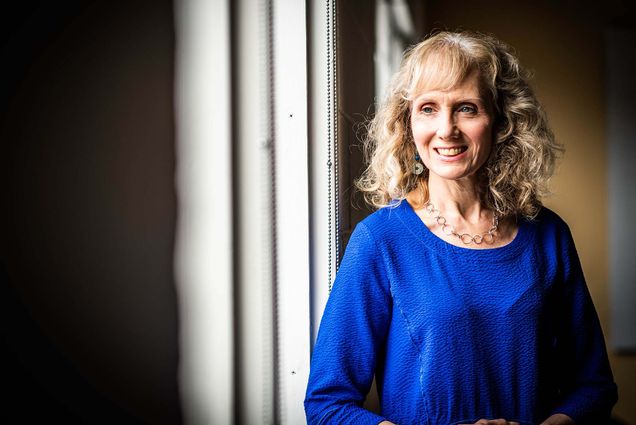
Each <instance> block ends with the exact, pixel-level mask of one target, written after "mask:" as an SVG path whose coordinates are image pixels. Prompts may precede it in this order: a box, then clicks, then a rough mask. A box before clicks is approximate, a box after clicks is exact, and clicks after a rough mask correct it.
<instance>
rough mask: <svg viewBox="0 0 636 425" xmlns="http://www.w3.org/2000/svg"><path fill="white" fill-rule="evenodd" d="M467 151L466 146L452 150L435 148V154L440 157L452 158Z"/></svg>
mask: <svg viewBox="0 0 636 425" xmlns="http://www.w3.org/2000/svg"><path fill="white" fill-rule="evenodd" d="M466 149H468V148H467V147H466V146H459V147H453V148H435V152H437V153H438V154H440V155H441V156H444V157H448V158H452V157H455V156H457V155H459V154H461V153H463V152H465V151H466Z"/></svg>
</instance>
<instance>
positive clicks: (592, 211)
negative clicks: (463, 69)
mask: <svg viewBox="0 0 636 425" xmlns="http://www.w3.org/2000/svg"><path fill="white" fill-rule="evenodd" d="M553 3H556V2H553ZM566 3H568V4H569V6H570V7H569V8H566V7H565V6H560V7H559V6H554V5H549V4H548V3H547V2H537V1H533V2H528V1H523V2H515V3H514V6H510V4H511V3H510V2H508V1H489V2H474V1H464V0H457V1H453V2H446V1H429V2H427V10H426V14H427V21H428V28H429V29H434V28H443V29H459V28H463V29H473V30H479V31H484V32H490V33H493V34H494V35H496V36H497V37H499V38H501V39H502V40H504V41H505V42H507V43H509V44H511V45H512V46H513V47H515V48H516V50H517V53H518V54H519V56H520V57H521V61H522V63H523V64H525V66H526V67H528V68H530V69H531V70H533V71H534V75H535V79H534V85H535V87H536V90H537V94H538V96H539V98H540V100H541V101H542V103H543V105H544V107H545V109H546V110H547V112H548V115H549V118H550V122H551V125H552V128H553V130H554V132H555V133H556V136H557V138H558V140H560V141H561V142H562V143H563V144H564V145H565V147H566V154H565V156H564V158H563V160H562V161H561V164H560V167H559V170H558V172H557V175H556V177H555V178H554V180H553V190H554V192H555V195H554V196H553V197H552V198H551V199H549V200H548V201H547V202H546V203H547V205H548V206H549V207H550V208H552V209H554V210H555V211H557V212H558V213H559V214H560V215H561V216H562V217H563V218H564V219H565V220H566V221H567V222H568V223H569V225H570V227H571V229H572V232H573V234H574V238H575V241H576V244H577V248H578V251H579V255H580V257H581V261H582V263H583V268H584V271H585V275H586V278H587V282H588V285H589V288H590V291H591V293H592V297H593V299H594V302H595V304H596V307H597V310H598V312H599V315H600V318H601V321H602V324H603V327H604V330H605V335H606V339H609V332H610V329H609V318H610V314H609V309H610V305H609V288H608V257H607V246H608V238H607V233H608V226H607V217H608V211H607V208H606V205H607V190H606V187H607V166H606V163H607V161H606V157H607V152H606V142H605V133H604V132H605V111H604V109H605V99H604V92H603V54H604V53H603V31H604V29H605V27H606V25H608V23H609V21H610V20H615V18H616V17H615V16H612V15H611V14H612V13H617V12H616V10H614V11H607V10H601V9H599V8H598V7H595V8H592V7H588V6H577V9H576V10H573V5H574V4H575V3H574V2H566ZM610 361H611V363H612V368H613V371H614V375H615V378H616V382H617V383H618V386H619V402H618V404H617V405H616V407H615V409H614V413H615V415H616V416H617V417H619V418H621V419H624V420H625V421H627V422H628V423H630V424H636V379H635V378H636V356H627V355H615V354H613V353H612V352H611V350H610Z"/></svg>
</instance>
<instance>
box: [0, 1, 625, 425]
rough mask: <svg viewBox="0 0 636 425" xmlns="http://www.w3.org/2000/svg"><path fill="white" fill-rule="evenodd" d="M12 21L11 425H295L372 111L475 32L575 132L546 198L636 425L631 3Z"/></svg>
mask: <svg viewBox="0 0 636 425" xmlns="http://www.w3.org/2000/svg"><path fill="white" fill-rule="evenodd" d="M0 19H1V20H2V25H1V26H0V28H1V29H0V33H1V34H2V38H1V43H2V45H1V49H2V50H1V52H2V66H1V67H0V73H1V75H2V77H1V78H0V140H1V141H2V150H1V154H0V160H1V161H2V162H1V165H0V170H1V172H2V183H3V187H4V190H3V193H4V196H3V205H2V208H1V209H0V217H1V224H2V229H1V230H0V235H1V244H0V255H1V257H0V279H1V282H0V283H1V289H0V290H1V295H0V299H1V302H2V307H1V311H2V315H3V316H2V325H1V326H2V335H1V336H2V349H1V352H2V356H3V358H2V366H3V367H2V375H1V376H2V378H1V379H2V385H3V387H4V390H5V391H3V393H4V394H5V395H4V396H3V398H2V405H3V408H2V409H1V411H0V420H1V421H2V422H3V423H16V424H18V423H39V422H43V421H47V422H49V421H51V422H52V421H61V422H63V423H72V424H75V423H77V424H128V423H130V424H180V423H215V424H216V423H290V424H295V423H303V420H304V419H303V417H302V405H301V404H302V399H303V397H304V385H305V384H306V376H307V371H308V362H309V354H310V350H311V340H312V338H313V335H315V329H316V326H317V323H318V320H319V317H320V313H321V311H322V306H323V305H324V301H325V299H326V297H327V295H328V288H329V285H330V282H331V281H332V279H333V275H334V273H335V269H336V268H337V262H338V258H339V257H340V256H341V254H342V251H343V249H344V247H345V246H346V242H347V239H348V235H349V234H350V232H351V230H352V228H353V227H354V226H355V224H356V223H357V222H358V221H359V220H361V219H362V218H363V217H365V216H366V215H367V214H368V213H369V212H370V210H368V209H367V208H365V206H364V204H363V202H362V200H361V199H360V197H359V196H358V195H357V194H356V193H355V191H354V190H353V188H352V181H353V179H354V178H355V177H357V176H358V175H359V173H360V171H361V169H362V167H363V165H362V155H361V150H360V135H361V131H362V130H361V125H362V124H363V123H364V122H365V120H366V119H368V118H369V117H370V116H372V114H373V110H374V105H375V101H376V99H377V98H378V97H380V96H381V95H382V94H381V93H380V92H379V91H380V90H381V89H380V87H383V81H385V80H384V79H385V78H386V75H388V74H390V72H391V69H393V68H392V67H394V66H395V53H396V52H401V49H402V48H403V47H404V46H406V45H408V44H410V43H412V42H415V41H417V40H419V39H421V38H422V37H423V36H424V35H425V34H427V33H429V32H430V31H432V30H434V29H472V30H479V31H484V32H489V33H493V34H494V35H496V36H497V37H499V38H501V39H502V40H503V41H505V42H507V43H509V44H510V45H512V46H514V47H515V48H516V50H517V53H518V55H519V57H520V58H521V61H522V63H523V64H525V66H526V67H528V68H530V69H531V70H532V71H533V73H534V80H533V84H534V86H535V88H536V91H537V94H538V97H539V98H540V100H541V101H542V103H543V105H544V106H545V108H546V110H547V112H548V116H549V118H550V122H551V124H552V127H553V129H554V131H555V133H556V136H557V138H558V139H559V140H560V141H561V142H562V143H563V144H564V145H565V147H566V154H565V156H564V158H563V160H562V161H561V164H560V167H559V169H558V173H557V175H556V177H555V178H554V181H553V191H554V193H555V195H554V196H553V197H552V198H550V199H549V200H548V201H547V205H548V206H549V207H550V208H552V209H554V210H555V211H556V212H557V213H559V214H560V215H561V216H562V217H563V218H564V219H565V220H566V221H567V222H568V223H569V225H570V227H571V229H572V232H573V234H574V238H575V241H576V243H577V248H578V251H579V255H580V257H581V261H582V263H583V268H584V272H585V275H586V278H587V282H588V285H589V287H590V290H591V293H592V297H593V299H594V302H595V304H596V307H597V310H598V312H599V315H600V317H601V321H602V324H603V327H604V331H605V335H606V340H607V341H608V349H609V352H610V361H611V363H612V368H613V371H614V374H615V379H616V381H617V383H618V386H619V401H618V404H617V405H616V408H615V409H614V413H615V416H616V418H617V419H620V420H622V421H624V422H625V423H629V424H636V356H635V354H634V353H635V351H636V346H634V345H630V339H629V337H630V335H633V332H634V331H633V326H631V325H630V326H631V330H630V329H627V331H626V330H625V329H626V328H629V327H630V326H628V325H625V323H626V322H627V321H629V320H630V317H633V316H625V315H624V314H623V313H621V315H619V316H617V315H616V311H620V312H623V310H621V308H624V302H623V304H621V301H625V300H627V301H628V303H630V302H633V301H634V299H633V298H631V301H630V298H629V297H633V296H634V292H633V289H629V288H631V286H633V284H634V281H633V280H629V279H633V278H634V277H635V276H636V273H634V272H633V266H632V267H631V269H630V267H629V266H630V264H629V260H628V259H629V252H630V251H629V249H623V250H622V251H621V253H619V252H618V251H617V250H618V249H619V247H620V244H619V242H621V241H618V242H617V240H616V237H617V235H618V236H620V235H625V238H626V239H627V246H628V247H629V246H630V244H629V240H630V239H631V238H630V236H634V233H633V229H631V230H630V228H629V226H628V225H627V224H628V222H629V221H630V220H629V215H625V214H624V215H620V212H617V209H618V210H619V211H623V212H625V211H627V212H629V211H630V210H629V207H630V205H631V206H632V208H633V205H634V199H635V198H634V197H631V195H630V193H631V194H633V189H631V188H630V186H631V183H632V182H631V181H630V180H625V179H623V180H622V182H623V186H625V188H624V189H625V190H624V191H617V189H616V186H617V185H616V182H617V181H619V182H620V181H621V176H622V175H621V174H617V173H616V172H615V171H613V170H614V168H612V164H615V161H616V160H617V159H620V158H621V157H623V159H625V158H626V157H627V158H630V157H631V156H629V155H628V153H630V152H633V150H629V149H630V148H629V147H628V146H629V142H631V139H629V138H628V139H627V140H626V142H627V144H626V145H620V143H619V145H618V146H624V147H625V146H627V147H625V149H626V150H625V151H622V152H620V151H619V153H618V154H617V153H616V151H615V150H613V149H616V148H615V146H617V145H615V144H612V143H614V142H613V141H614V140H615V139H616V140H618V139H620V135H623V139H620V140H625V137H624V135H625V134H632V135H633V133H629V130H625V128H627V127H624V126H623V127H621V124H620V122H619V123H618V124H617V123H616V120H615V117H616V116H618V115H617V114H620V113H621V112H620V111H623V112H625V116H629V114H628V113H629V112H630V111H631V108H633V106H632V105H631V104H630V103H625V101H624V100H623V103H620V102H619V103H618V105H621V108H619V111H618V112H617V110H616V109H613V108H616V103H612V102H613V100H612V99H614V98H615V96H619V97H620V95H621V92H624V93H622V94H623V97H622V98H621V99H631V100H632V101H633V100H634V97H633V96H636V93H634V85H633V82H632V84H631V86H630V85H629V82H628V83H620V84H619V83H617V82H616V81H618V80H615V79H614V80H613V79H612V78H613V77H612V78H610V77H611V76H616V75H618V76H619V77H621V75H622V74H621V72H620V69H623V68H620V67H621V66H632V67H633V63H634V62H633V58H634V57H635V56H636V55H635V53H636V48H635V47H634V44H633V42H632V41H630V40H634V32H635V31H636V8H635V7H634V5H633V4H632V2H629V1H626V0H625V1H619V0H612V1H607V2H603V3H601V2H580V1H569V0H561V1H547V0H540V1H536V0H535V1H525V0H524V1H518V2H514V3H513V2H508V1H503V0H501V1H500V0H493V1H481V2H480V1H464V0H457V1H454V2H445V1H437V0H420V1H416V0H410V1H377V2H374V1H351V0H350V1H344V0H343V1H339V2H333V1H328V2H312V1H308V2H300V1H282V0H279V1H262V2H258V1H236V2H230V1H222V0H218V1H204V0H198V1H197V0H183V1H179V0H175V1H172V0H171V1H167V0H152V1H151V0H130V1H127V2H121V3H119V2H107V1H102V0H87V1H79V0H77V1H71V0H61V1H56V2H46V1H25V2H19V4H18V5H14V6H13V7H12V8H10V9H7V10H5V11H3V13H2V16H1V18H0ZM630 37H631V38H630ZM398 56H399V55H398ZM621 58H622V59H621ZM625 58H627V61H625ZM629 58H632V61H631V62H630V61H629ZM621 60H622V61H623V62H621ZM612 64H614V65H612ZM616 64H619V65H616ZM620 64H625V65H620ZM630 64H631V65H630ZM612 66H614V68H612ZM616 66H619V69H618V71H617V70H616ZM199 67H200V68H199ZM631 69H633V68H631ZM616 78H618V77H616ZM621 78H625V76H624V75H622V77H621ZM620 81H624V80H620ZM617 84H618V85H617ZM630 90H631V91H630ZM625 93H627V94H628V96H625ZM621 116H623V115H621ZM616 126H618V128H619V130H615V129H616V128H617V127H616ZM632 126H633V124H632ZM632 128H633V127H632ZM194 129H197V131H196V132H195V131H194ZM199 130H200V131H199ZM632 131H633V130H632ZM626 132H627V133H626ZM613 146H614V147H613ZM631 149H633V148H631ZM628 163H629V161H628ZM215 173H216V174H215ZM632 176H633V174H632ZM630 191H631V192H630ZM631 211H633V209H632V210H631ZM295 220H298V222H296V221H295ZM613 235H614V236H613ZM623 242H625V241H623ZM626 258H627V260H625V259H626ZM619 260H620V261H619ZM290 263H293V264H290ZM626 263H627V264H626ZM626 265H627V268H626V269H627V270H628V271H629V270H632V272H631V273H632V274H631V275H630V274H629V272H625V273H627V274H621V275H620V276H619V275H617V273H618V272H617V271H616V270H617V269H619V268H622V269H621V270H625V266H626ZM617 276H618V277H621V278H622V280H623V281H622V285H624V287H623V289H616V288H617V287H615V286H612V285H613V284H614V283H612V282H616V281H618V280H620V279H618V277H617ZM625 285H626V286H627V288H626V287H625ZM617 291H618V292H617ZM620 291H623V292H620ZM630 291H631V292H630ZM613 294H614V295H613ZM616 294H619V295H620V294H627V295H626V296H617V295H616ZM631 305H633V304H631ZM621 306H622V307H621ZM618 322H621V323H622V325H621V326H622V327H621V328H619V329H618V330H617V328H616V325H617V323H618ZM630 332H631V333H630ZM618 333H620V335H622V336H621V338H619V339H616V338H614V337H615V336H616V335H617V334H618ZM613 338H614V339H613ZM193 400H194V401H193ZM370 405H373V402H372V401H371V402H370Z"/></svg>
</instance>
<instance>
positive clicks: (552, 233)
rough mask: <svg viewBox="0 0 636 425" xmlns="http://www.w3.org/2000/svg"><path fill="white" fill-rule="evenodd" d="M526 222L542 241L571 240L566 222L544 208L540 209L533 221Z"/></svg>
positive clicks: (550, 210) (552, 211)
mask: <svg viewBox="0 0 636 425" xmlns="http://www.w3.org/2000/svg"><path fill="white" fill-rule="evenodd" d="M527 221H528V224H529V225H530V226H531V227H533V228H534V229H535V233H536V234H537V235H538V236H539V237H540V238H542V239H546V238H548V239H557V240H563V239H566V240H569V239H571V238H572V235H571V231H570V226H568V224H567V223H566V221H565V220H564V219H563V218H562V217H561V216H560V215H559V214H558V213H557V212H556V211H554V210H552V209H550V208H548V207H546V206H542V207H541V209H540V210H539V213H538V214H537V216H536V217H535V218H534V219H532V220H527Z"/></svg>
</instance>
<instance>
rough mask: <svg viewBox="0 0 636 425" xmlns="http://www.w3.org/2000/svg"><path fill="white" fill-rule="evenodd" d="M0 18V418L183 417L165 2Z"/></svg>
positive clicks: (37, 8)
mask: <svg viewBox="0 0 636 425" xmlns="http://www.w3.org/2000/svg"><path fill="white" fill-rule="evenodd" d="M14 3H18V4H19V6H13V7H12V8H11V9H6V6H4V5H3V11H2V13H1V14H0V15H1V18H0V19H1V24H0V31H1V40H0V43H1V47H0V48H1V50H0V52H1V58H2V59H1V60H2V65H1V66H0V73H1V77H0V140H1V151H0V152H1V153H0V158H1V163H0V170H1V173H2V177H1V182H2V187H3V190H2V195H3V196H2V206H1V208H0V223H1V229H0V256H1V257H0V279H1V281H0V284H1V289H0V290H1V293H0V299H1V303H2V304H1V307H0V310H1V311H2V318H1V322H2V325H1V328H2V329H1V334H0V336H1V341H2V346H1V348H0V351H1V353H2V357H3V358H2V375H1V377H0V380H1V381H2V387H3V393H4V394H5V395H4V396H2V408H1V409H0V422H2V423H3V424H13V423H17V424H25V423H40V422H41V423H45V422H46V423H52V422H53V423H54V422H57V421H60V422H62V423H66V424H69V423H72V424H76V423H78V424H141V423H149V424H150V423H151V424H178V423H181V412H180V408H179V401H178V400H179V397H178V386H177V365H178V349H177V347H178V333H177V329H178V322H177V296H176V290H175V283H174V278H173V270H172V263H173V259H172V258H173V241H174V229H175V220H176V197H175V191H174V183H173V175H174V161H175V159H174V156H175V153H174V150H175V147H174V118H173V115H174V114H173V76H174V65H173V57H174V47H175V37H174V28H173V18H174V17H173V3H172V1H166V0H153V1H150V0H149V1H141V0H133V1H126V2H109V1H69V0H64V1H57V0H56V1H41V2H37V1H22V2H14Z"/></svg>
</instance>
